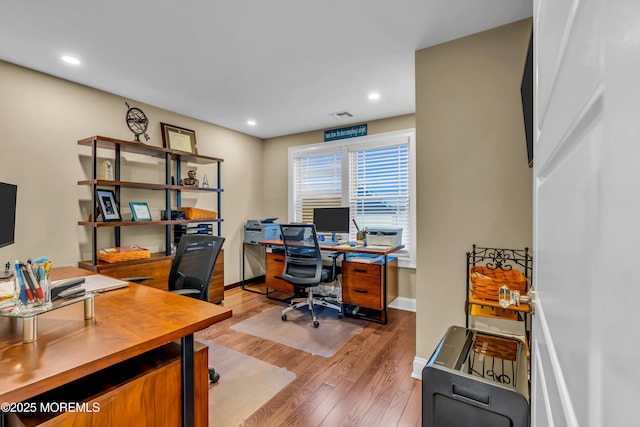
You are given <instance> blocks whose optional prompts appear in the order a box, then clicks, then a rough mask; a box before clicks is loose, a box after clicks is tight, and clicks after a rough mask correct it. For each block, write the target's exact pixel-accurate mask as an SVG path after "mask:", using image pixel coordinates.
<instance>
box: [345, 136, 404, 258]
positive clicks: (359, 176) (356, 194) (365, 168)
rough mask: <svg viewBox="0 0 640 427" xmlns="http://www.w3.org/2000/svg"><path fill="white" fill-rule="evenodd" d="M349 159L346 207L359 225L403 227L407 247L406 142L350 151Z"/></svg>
mask: <svg viewBox="0 0 640 427" xmlns="http://www.w3.org/2000/svg"><path fill="white" fill-rule="evenodd" d="M349 158H350V163H351V165H350V167H349V201H350V204H349V207H350V214H351V216H352V217H353V219H354V220H355V221H356V223H357V224H358V227H360V228H361V229H364V228H402V242H403V244H404V245H405V246H407V247H408V246H409V243H410V242H411V227H410V210H409V208H410V197H409V194H410V193H409V147H408V144H404V145H398V146H393V147H384V148H374V149H368V150H367V149H365V150H357V151H352V152H351V153H350V154H349Z"/></svg>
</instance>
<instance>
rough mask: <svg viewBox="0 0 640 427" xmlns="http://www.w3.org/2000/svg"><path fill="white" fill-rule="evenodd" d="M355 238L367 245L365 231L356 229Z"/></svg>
mask: <svg viewBox="0 0 640 427" xmlns="http://www.w3.org/2000/svg"><path fill="white" fill-rule="evenodd" d="M356 240H358V241H361V242H362V244H363V245H365V246H367V232H366V231H358V233H357V234H356Z"/></svg>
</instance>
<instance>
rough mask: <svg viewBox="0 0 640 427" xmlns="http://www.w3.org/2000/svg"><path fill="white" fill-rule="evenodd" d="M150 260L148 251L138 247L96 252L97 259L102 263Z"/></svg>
mask: <svg viewBox="0 0 640 427" xmlns="http://www.w3.org/2000/svg"><path fill="white" fill-rule="evenodd" d="M146 258H151V251H150V250H149V249H145V248H141V247H140V246H123V247H119V248H106V249H101V250H99V251H98V259H99V260H100V261H104V262H109V263H111V262H122V261H134V260H137V259H146Z"/></svg>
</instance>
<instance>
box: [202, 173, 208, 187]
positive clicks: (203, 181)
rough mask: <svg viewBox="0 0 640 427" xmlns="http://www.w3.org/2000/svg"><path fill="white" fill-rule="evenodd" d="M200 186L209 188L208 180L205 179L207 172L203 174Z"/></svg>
mask: <svg viewBox="0 0 640 427" xmlns="http://www.w3.org/2000/svg"><path fill="white" fill-rule="evenodd" d="M202 188H209V180H208V179H207V174H204V176H203V177H202Z"/></svg>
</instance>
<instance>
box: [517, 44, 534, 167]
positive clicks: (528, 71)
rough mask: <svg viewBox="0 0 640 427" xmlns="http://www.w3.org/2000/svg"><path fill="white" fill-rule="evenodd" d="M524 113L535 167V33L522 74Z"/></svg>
mask: <svg viewBox="0 0 640 427" xmlns="http://www.w3.org/2000/svg"><path fill="white" fill-rule="evenodd" d="M520 93H521V95H522V113H523V115H524V130H525V136H526V143H527V161H528V162H529V167H533V33H531V37H530V38H529V51H528V52H527V61H526V62H525V65H524V72H523V74H522V85H521V86H520Z"/></svg>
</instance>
